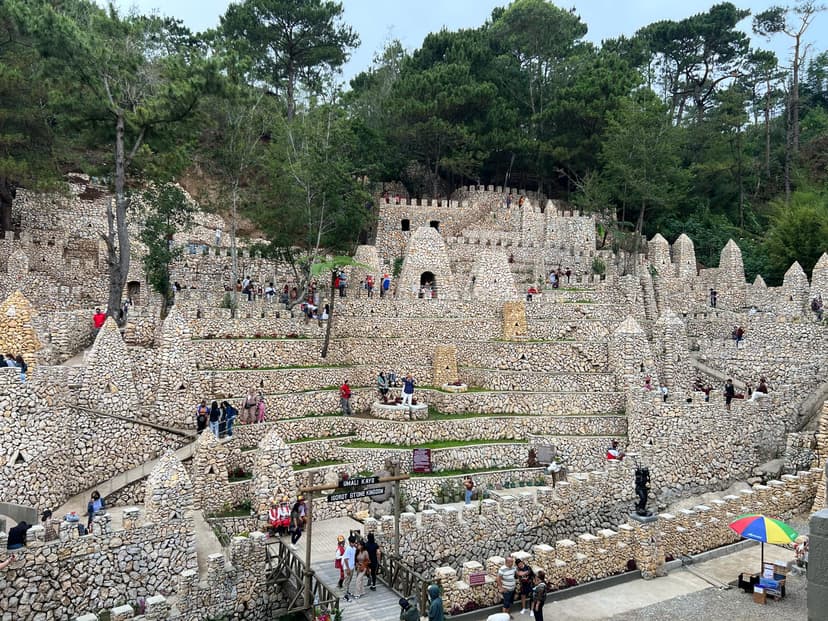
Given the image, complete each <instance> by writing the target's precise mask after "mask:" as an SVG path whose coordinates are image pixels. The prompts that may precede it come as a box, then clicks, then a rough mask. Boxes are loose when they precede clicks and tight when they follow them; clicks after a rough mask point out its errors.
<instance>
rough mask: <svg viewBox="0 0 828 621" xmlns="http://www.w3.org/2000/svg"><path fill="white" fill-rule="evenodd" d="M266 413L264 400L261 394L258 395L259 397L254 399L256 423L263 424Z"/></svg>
mask: <svg viewBox="0 0 828 621" xmlns="http://www.w3.org/2000/svg"><path fill="white" fill-rule="evenodd" d="M266 411H267V406H266V405H265V398H264V395H263V394H262V393H259V396H258V397H257V399H256V422H257V423H263V422H265V412H266Z"/></svg>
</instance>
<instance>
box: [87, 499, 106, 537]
mask: <svg viewBox="0 0 828 621" xmlns="http://www.w3.org/2000/svg"><path fill="white" fill-rule="evenodd" d="M105 509H106V503H104V499H103V498H101V494H100V492H99V491H98V490H95V491H94V492H92V496H91V497H90V498H89V502H88V503H87V505H86V515H87V519H86V529H87V530H89V529H90V528H92V518H94V517H95V516H96V515H97V514H98V513H101V512H102V511H104V510H105Z"/></svg>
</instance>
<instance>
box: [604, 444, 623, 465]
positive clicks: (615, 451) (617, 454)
mask: <svg viewBox="0 0 828 621" xmlns="http://www.w3.org/2000/svg"><path fill="white" fill-rule="evenodd" d="M624 455H625V453H624V449H622V448H620V447H619V446H618V440H613V441H612V444H611V445H610V447H609V448H608V449H607V459H608V460H611V461H621V460H622V459H624Z"/></svg>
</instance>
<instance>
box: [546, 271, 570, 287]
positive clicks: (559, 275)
mask: <svg viewBox="0 0 828 621" xmlns="http://www.w3.org/2000/svg"><path fill="white" fill-rule="evenodd" d="M564 276H566V284H569V279H570V277H571V276H572V269H571V268H569V267H568V268H566V269H565V270H562V269H561V268H560V267H559V268H558V269H556V270H552V271H551V272H549V284H550V285H552V288H553V289H557V288H558V287H560V286H561V283H562V282H563V278H564Z"/></svg>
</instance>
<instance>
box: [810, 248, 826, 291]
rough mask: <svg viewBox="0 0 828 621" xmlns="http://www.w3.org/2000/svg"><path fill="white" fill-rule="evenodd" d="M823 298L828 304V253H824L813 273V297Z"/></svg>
mask: <svg viewBox="0 0 828 621" xmlns="http://www.w3.org/2000/svg"><path fill="white" fill-rule="evenodd" d="M818 295H821V296H822V301H823V302H828V253H825V252H823V253H822V256H821V257H819V261H817V262H816V265H814V269H813V270H812V271H811V297H812V298H813V297H816V296H818Z"/></svg>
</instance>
